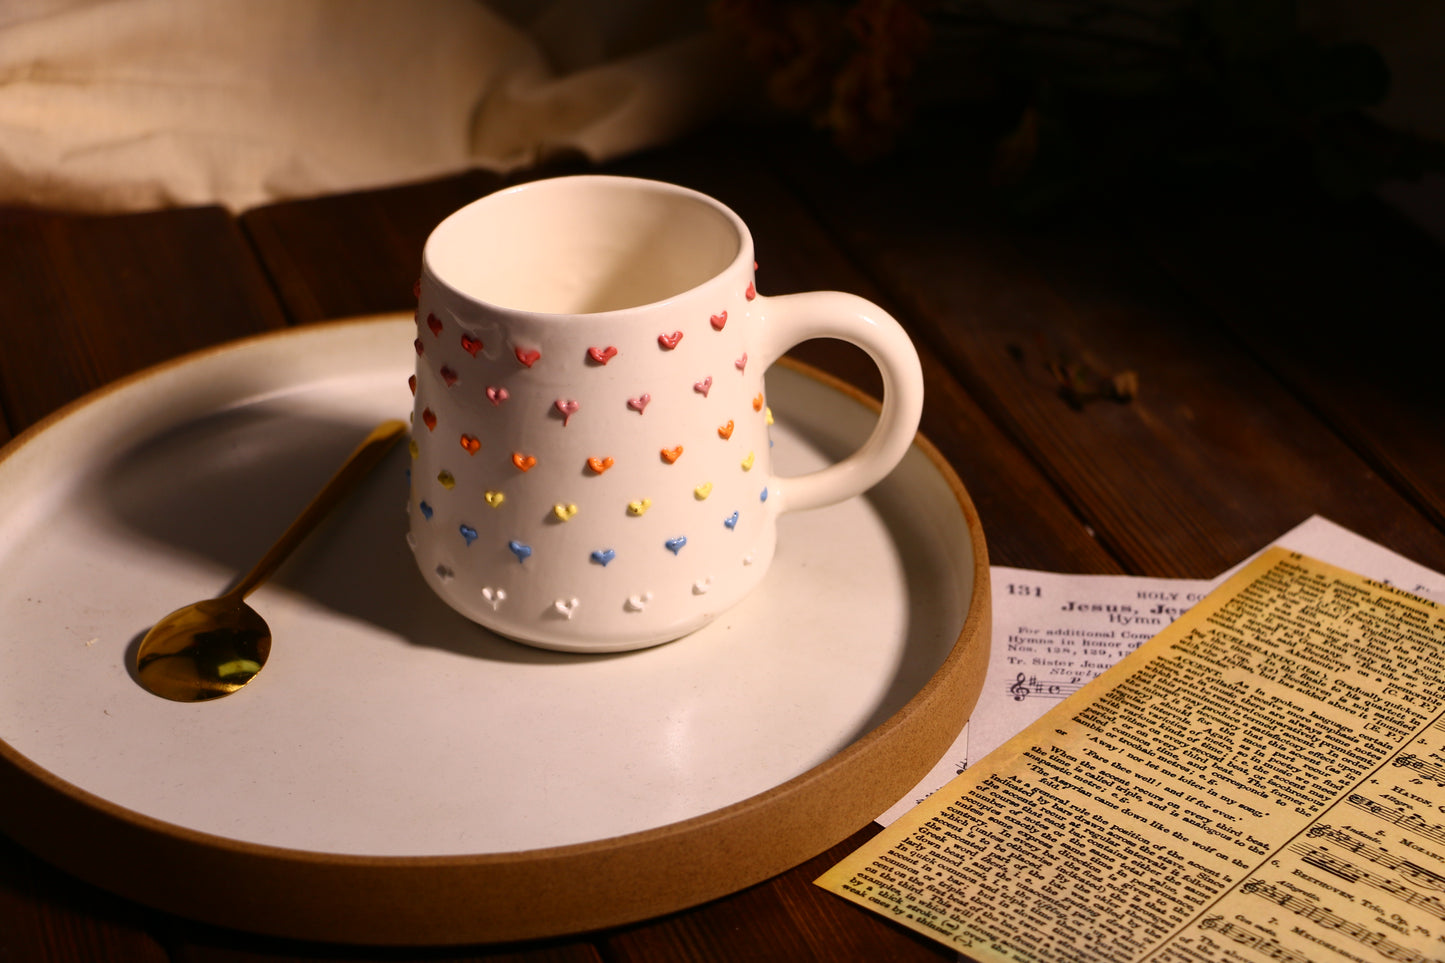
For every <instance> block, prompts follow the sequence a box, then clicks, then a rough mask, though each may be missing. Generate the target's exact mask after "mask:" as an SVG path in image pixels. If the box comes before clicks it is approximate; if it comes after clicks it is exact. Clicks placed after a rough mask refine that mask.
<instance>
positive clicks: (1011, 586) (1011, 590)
mask: <svg viewBox="0 0 1445 963" xmlns="http://www.w3.org/2000/svg"><path fill="white" fill-rule="evenodd" d="M1008 594H1010V595H1032V596H1034V597H1035V598H1043V595H1044V590H1043V588H1042V587H1040V586H1038V585H1020V584H1019V583H1017V582H1010V583H1008Z"/></svg>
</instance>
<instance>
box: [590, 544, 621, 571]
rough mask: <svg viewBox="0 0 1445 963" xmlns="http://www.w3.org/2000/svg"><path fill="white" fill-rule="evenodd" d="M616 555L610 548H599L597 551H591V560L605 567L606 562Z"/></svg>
mask: <svg viewBox="0 0 1445 963" xmlns="http://www.w3.org/2000/svg"><path fill="white" fill-rule="evenodd" d="M616 557H617V552H616V551H615V550H613V549H610V548H599V549H598V550H597V551H595V552H593V553H592V561H594V562H596V563H597V564H598V565H601V566H602V567H603V568H606V567H607V563H608V562H610V561H612V560H613V559H614V558H616Z"/></svg>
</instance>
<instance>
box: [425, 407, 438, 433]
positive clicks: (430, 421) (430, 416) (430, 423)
mask: <svg viewBox="0 0 1445 963" xmlns="http://www.w3.org/2000/svg"><path fill="white" fill-rule="evenodd" d="M421 420H422V421H423V422H425V423H426V430H427V431H434V430H435V429H436V426H437V416H436V413H435V412H433V411H432V410H431V409H430V408H423V409H422V410H421Z"/></svg>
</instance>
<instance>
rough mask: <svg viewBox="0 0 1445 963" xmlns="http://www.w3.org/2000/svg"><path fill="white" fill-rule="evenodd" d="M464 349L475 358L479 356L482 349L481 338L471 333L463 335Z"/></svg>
mask: <svg viewBox="0 0 1445 963" xmlns="http://www.w3.org/2000/svg"><path fill="white" fill-rule="evenodd" d="M462 350H463V351H465V352H466V353H467V354H469V355H471V356H472V357H473V358H475V357H476V356H477V352H478V351H480V350H482V341H481V339H480V338H474V337H472V336H471V335H469V334H464V335H462Z"/></svg>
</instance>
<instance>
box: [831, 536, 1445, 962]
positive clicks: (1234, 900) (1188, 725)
mask: <svg viewBox="0 0 1445 963" xmlns="http://www.w3.org/2000/svg"><path fill="white" fill-rule="evenodd" d="M818 883H819V885H821V886H823V887H825V888H826V889H829V890H831V891H833V892H835V893H837V894H838V895H840V896H843V897H844V898H846V899H850V900H852V901H854V902H856V903H858V904H860V905H862V906H864V907H867V908H868V909H871V910H873V911H875V912H877V913H880V914H882V915H884V916H887V917H890V918H893V919H895V920H897V921H898V922H899V923H901V924H903V925H904V926H907V927H910V928H912V929H914V930H917V931H919V932H921V933H924V934H926V935H928V936H931V937H933V938H934V939H937V940H938V941H940V942H942V943H944V944H946V945H948V946H950V947H953V948H954V949H957V950H960V951H961V952H963V953H965V954H967V955H968V956H970V957H973V958H975V959H978V960H982V961H996V960H997V961H1002V960H1008V961H1023V960H1028V961H1037V960H1071V961H1073V960H1077V961H1100V963H1124V961H1143V960H1148V961H1151V963H1152V961H1159V963H1183V961H1190V963H1198V961H1212V960H1220V961H1226V960H1229V961H1239V960H1289V961H1299V963H1319V961H1334V960H1340V961H1345V960H1371V961H1373V960H1408V961H1425V960H1445V609H1442V608H1441V607H1440V606H1439V605H1437V604H1436V603H1434V602H1430V601H1427V600H1424V599H1420V598H1417V597H1415V596H1411V595H1408V594H1406V593H1403V592H1401V591H1399V590H1398V589H1394V588H1391V587H1390V586H1387V585H1383V584H1381V583H1376V582H1371V581H1369V580H1367V579H1364V578H1361V577H1360V576H1357V575H1354V574H1351V573H1349V572H1345V571H1344V570H1342V569H1337V568H1334V567H1332V566H1329V565H1326V564H1324V563H1322V562H1318V561H1315V560H1313V559H1310V558H1306V557H1305V556H1302V555H1299V554H1297V553H1293V552H1289V551H1287V550H1284V549H1274V550H1271V551H1269V552H1267V553H1265V554H1263V555H1261V556H1260V557H1259V558H1258V559H1257V560H1256V561H1254V562H1253V563H1252V564H1250V565H1249V566H1247V567H1246V568H1245V569H1243V570H1242V571H1240V572H1239V574H1237V575H1236V576H1234V577H1233V578H1231V579H1230V580H1229V581H1228V582H1226V583H1225V584H1224V585H1223V586H1221V587H1220V588H1219V589H1218V590H1216V591H1215V592H1212V593H1210V595H1209V596H1208V597H1206V598H1205V599H1204V600H1203V601H1201V602H1200V603H1198V604H1197V605H1196V606H1194V608H1193V609H1191V610H1190V611H1189V612H1188V613H1186V614H1185V616H1184V617H1182V618H1180V619H1178V620H1177V621H1175V622H1174V623H1173V624H1171V625H1170V626H1169V627H1168V628H1166V629H1165V630H1164V631H1163V632H1161V633H1160V634H1159V635H1158V636H1156V637H1155V638H1154V639H1152V640H1151V641H1149V642H1147V643H1145V644H1144V645H1143V646H1141V647H1140V648H1139V649H1137V650H1135V651H1134V652H1133V653H1131V654H1130V655H1129V656H1127V657H1126V658H1125V659H1124V660H1123V661H1121V662H1120V663H1119V664H1118V665H1117V666H1116V667H1115V668H1113V669H1111V670H1110V671H1109V672H1107V673H1105V674H1104V675H1102V676H1100V677H1099V678H1097V679H1095V680H1094V681H1093V682H1091V683H1089V684H1088V685H1087V686H1086V687H1084V688H1083V689H1082V690H1080V691H1079V692H1078V693H1076V694H1075V695H1073V696H1071V697H1070V698H1068V699H1067V700H1065V701H1064V702H1062V703H1061V704H1059V705H1058V706H1057V707H1056V708H1055V709H1053V710H1052V711H1050V712H1049V713H1048V714H1047V715H1045V716H1043V717H1042V718H1040V719H1039V720H1038V722H1036V723H1035V724H1034V725H1032V726H1031V727H1029V728H1028V729H1026V730H1025V731H1024V732H1022V733H1020V734H1019V735H1018V736H1017V737H1015V738H1013V739H1012V740H1010V741H1009V742H1007V743H1005V744H1004V745H1003V746H1001V747H1000V748H999V749H998V750H997V751H996V752H994V753H993V754H992V755H990V756H989V757H987V758H986V759H985V760H983V761H982V763H981V764H979V765H977V766H975V767H973V768H971V769H969V770H968V771H967V772H965V773H963V774H962V775H960V776H959V777H958V778H957V779H955V780H953V781H952V782H950V783H949V784H948V785H946V786H945V787H944V788H943V789H941V790H939V791H938V792H936V793H935V794H934V795H933V796H931V797H930V798H929V799H928V800H926V801H925V802H924V803H923V804H922V805H921V806H919V807H917V808H916V809H914V810H912V811H911V812H909V813H908V814H907V815H905V816H903V817H902V818H900V819H899V820H898V821H897V822H895V823H893V824H892V825H891V826H889V827H888V828H887V829H885V830H884V831H883V832H882V833H880V834H879V835H878V836H877V837H875V838H874V839H873V840H872V841H870V843H869V844H868V845H866V846H864V847H863V848H861V849H860V850H858V851H857V852H856V853H854V854H853V855H852V856H850V857H849V858H848V859H846V860H844V861H843V862H841V863H839V864H838V865H837V866H835V867H834V868H833V869H831V870H829V872H827V873H826V874H824V876H823V877H821V878H820V879H819V880H818Z"/></svg>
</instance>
